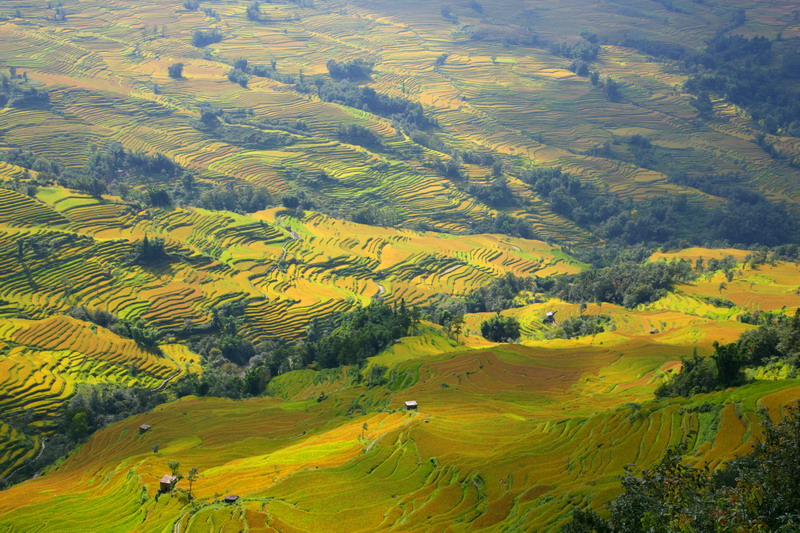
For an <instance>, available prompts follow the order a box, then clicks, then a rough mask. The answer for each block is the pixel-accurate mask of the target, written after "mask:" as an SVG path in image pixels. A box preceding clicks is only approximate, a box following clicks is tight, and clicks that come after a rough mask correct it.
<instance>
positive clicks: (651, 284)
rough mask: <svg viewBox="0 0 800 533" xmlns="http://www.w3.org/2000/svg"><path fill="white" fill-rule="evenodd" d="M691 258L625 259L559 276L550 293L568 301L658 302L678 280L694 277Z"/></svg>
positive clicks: (635, 304)
mask: <svg viewBox="0 0 800 533" xmlns="http://www.w3.org/2000/svg"><path fill="white" fill-rule="evenodd" d="M695 275H696V274H695V272H694V271H693V269H692V265H691V263H690V262H689V261H685V260H681V261H671V262H666V261H658V262H652V263H643V264H638V263H632V262H624V263H620V264H616V265H612V266H609V267H605V268H597V269H592V270H586V271H584V272H581V273H580V274H577V275H574V276H558V277H556V278H555V280H554V284H553V286H552V288H551V289H550V294H551V295H553V296H556V297H558V298H561V299H562V300H566V301H568V302H576V303H580V302H608V303H613V304H617V305H622V306H624V307H628V308H633V307H636V306H637V305H640V304H647V303H650V302H654V301H656V300H658V299H659V298H661V297H662V296H664V295H665V294H666V291H667V290H669V289H671V288H672V287H673V285H674V284H675V283H681V282H686V281H689V280H691V279H693V278H694V276H695Z"/></svg>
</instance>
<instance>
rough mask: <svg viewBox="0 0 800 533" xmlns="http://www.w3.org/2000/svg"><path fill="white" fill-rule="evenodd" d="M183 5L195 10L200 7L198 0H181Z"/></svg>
mask: <svg viewBox="0 0 800 533" xmlns="http://www.w3.org/2000/svg"><path fill="white" fill-rule="evenodd" d="M183 7H185V8H186V9H188V10H189V11H197V10H198V9H200V2H199V0H183Z"/></svg>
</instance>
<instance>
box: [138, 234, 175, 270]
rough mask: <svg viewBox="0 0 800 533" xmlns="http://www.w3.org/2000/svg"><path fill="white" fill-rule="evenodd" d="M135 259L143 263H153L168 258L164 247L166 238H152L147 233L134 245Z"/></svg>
mask: <svg viewBox="0 0 800 533" xmlns="http://www.w3.org/2000/svg"><path fill="white" fill-rule="evenodd" d="M133 253H134V257H135V260H136V261H137V262H138V263H139V264H142V265H151V264H154V263H158V262H160V261H163V260H164V259H166V258H167V253H166V251H165V248H164V239H162V238H161V237H156V238H154V239H150V238H148V237H147V235H145V236H144V239H142V240H141V241H138V242H137V243H136V245H135V247H134V252H133Z"/></svg>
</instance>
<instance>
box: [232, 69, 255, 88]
mask: <svg viewBox="0 0 800 533" xmlns="http://www.w3.org/2000/svg"><path fill="white" fill-rule="evenodd" d="M228 81H230V82H231V83H238V84H239V85H241V86H242V87H247V84H248V82H249V81H250V76H248V75H247V73H246V72H245V71H243V70H240V69H238V68H234V69H231V70H229V71H228Z"/></svg>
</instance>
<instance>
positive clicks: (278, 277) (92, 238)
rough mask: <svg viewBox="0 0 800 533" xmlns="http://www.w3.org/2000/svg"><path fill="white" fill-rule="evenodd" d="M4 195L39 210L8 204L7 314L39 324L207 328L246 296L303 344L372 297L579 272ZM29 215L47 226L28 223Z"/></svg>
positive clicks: (261, 221)
mask: <svg viewBox="0 0 800 533" xmlns="http://www.w3.org/2000/svg"><path fill="white" fill-rule="evenodd" d="M2 190H5V189H0V191H2ZM7 192H8V193H9V194H12V195H17V196H13V198H15V199H17V200H18V201H19V202H27V203H28V204H29V205H30V206H31V209H28V210H26V211H25V212H24V213H22V212H20V210H18V209H17V203H9V204H2V205H0V217H4V218H3V222H0V232H2V235H3V239H2V241H0V281H2V284H0V298H2V300H3V307H0V313H3V312H4V313H5V315H6V316H16V315H18V314H20V313H22V314H25V315H27V316H31V317H35V318H44V317H47V316H50V315H52V314H53V313H63V312H66V311H67V310H69V308H71V307H73V306H76V305H83V306H86V307H88V308H91V309H100V310H104V311H108V312H111V313H113V314H116V315H118V316H120V317H122V318H142V319H144V320H146V321H147V322H148V323H151V324H153V325H154V326H156V327H158V328H160V329H164V330H173V331H177V330H181V329H182V328H184V327H185V326H186V324H187V321H190V323H191V324H192V325H193V326H202V325H203V324H207V323H208V322H209V320H210V319H211V315H210V310H211V309H212V308H213V307H215V306H218V305H220V304H223V303H226V302H232V301H243V302H245V304H246V306H245V313H246V315H247V317H248V321H247V328H248V333H249V334H251V335H252V336H253V337H255V338H264V337H283V338H297V337H298V336H299V335H301V334H302V333H303V332H304V330H305V327H306V325H307V324H308V323H309V321H310V320H311V319H312V318H323V317H325V316H328V315H330V314H332V313H337V312H341V311H344V310H346V309H349V308H352V307H353V306H354V305H357V304H359V303H363V302H367V301H369V300H370V299H371V298H373V297H376V296H380V297H381V298H383V299H385V300H387V301H390V302H399V301H400V300H401V299H405V301H406V303H407V304H409V305H413V304H419V303H423V302H427V301H428V300H429V299H430V298H431V297H432V296H433V295H436V294H442V293H451V294H463V293H465V292H467V291H469V290H472V289H475V288H477V287H479V286H481V285H483V284H485V283H487V282H488V281H489V280H491V279H494V278H497V277H500V276H502V275H504V274H506V273H509V272H511V273H514V274H516V275H539V276H547V275H550V274H554V273H571V272H577V271H578V270H580V269H581V268H583V267H582V265H581V264H580V263H578V262H576V261H574V260H573V259H571V258H570V257H568V256H567V255H565V254H563V253H562V252H561V251H559V250H558V249H557V248H555V247H553V246H550V245H547V244H545V243H543V242H540V241H528V240H523V239H514V238H509V237H505V236H501V235H471V236H458V237H456V236H453V235H447V234H437V233H430V232H416V231H410V230H395V229H390V228H375V227H371V226H364V225H360V224H354V223H349V222H344V221H341V220H337V219H333V218H331V217H328V216H325V215H321V214H316V213H312V212H309V213H307V214H306V215H305V216H304V217H303V218H302V219H297V218H291V217H289V216H287V214H286V212H285V211H282V210H278V209H271V210H267V211H264V212H259V213H255V214H253V215H250V216H243V215H236V214H233V213H220V212H212V211H205V210H201V209H171V210H150V211H147V212H142V213H138V214H132V213H131V212H130V211H129V210H127V209H126V208H124V207H123V206H122V205H120V204H115V203H113V202H109V201H98V200H97V199H95V198H92V197H89V196H86V195H83V194H80V193H76V192H72V191H68V190H66V189H60V188H44V189H42V190H41V191H40V192H39V194H38V197H37V198H36V199H32V198H28V197H27V196H24V195H21V194H18V193H15V192H12V191H7ZM33 207H35V208H36V210H38V211H35V210H34V209H33ZM31 213H39V215H37V216H39V217H41V218H47V219H48V220H51V222H49V223H47V224H46V225H37V226H29V225H28V220H29V215H30V214H31ZM145 236H148V238H153V237H162V238H164V239H165V241H166V243H167V253H168V255H169V256H170V257H169V258H168V260H167V261H164V262H162V263H160V264H158V265H155V266H150V267H148V266H142V265H138V264H135V263H134V262H132V261H131V260H130V259H126V258H129V257H130V256H131V254H133V253H134V244H135V242H136V241H139V240H141V239H143V238H144V237H145ZM20 242H22V244H19V243H20ZM20 246H22V254H21V255H20ZM20 266H22V268H20Z"/></svg>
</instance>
